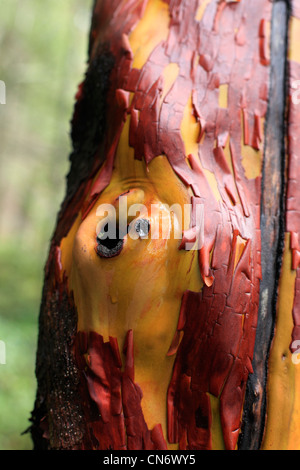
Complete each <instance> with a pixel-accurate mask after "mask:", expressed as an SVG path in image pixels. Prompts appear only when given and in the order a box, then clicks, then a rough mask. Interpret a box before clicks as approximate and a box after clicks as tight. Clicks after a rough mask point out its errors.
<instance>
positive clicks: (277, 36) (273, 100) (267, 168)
mask: <svg viewBox="0 0 300 470" xmlns="http://www.w3.org/2000/svg"><path fill="white" fill-rule="evenodd" d="M289 15H290V12H289V5H288V2H286V1H277V2H275V3H274V6H273V13H272V34H271V77H270V94H269V105H268V114H267V120H266V128H265V136H266V140H265V151H264V160H263V161H264V165H263V178H262V198H261V232H262V237H261V238H262V254H261V255H262V258H261V264H262V281H261V287H260V301H259V316H258V325H257V333H256V341H255V350H254V359H253V364H252V365H253V370H254V373H253V374H252V375H251V376H250V377H249V380H248V383H247V392H246V398H245V408H244V417H243V429H242V434H241V437H240V442H239V448H240V449H243V450H257V449H259V448H260V444H261V441H262V437H263V432H264V426H265V418H266V416H265V414H266V378H267V364H268V355H269V350H270V345H271V341H272V337H273V332H274V323H275V316H276V303H277V292H278V281H279V275H280V268H281V260H282V250H283V241H284V200H285V185H286V181H285V168H286V161H285V160H286V157H285V156H286V151H285V150H286V149H285V137H286V111H287V109H286V108H287V105H286V103H287V99H286V98H287V87H286V84H287V82H286V80H287V31H288V21H289Z"/></svg>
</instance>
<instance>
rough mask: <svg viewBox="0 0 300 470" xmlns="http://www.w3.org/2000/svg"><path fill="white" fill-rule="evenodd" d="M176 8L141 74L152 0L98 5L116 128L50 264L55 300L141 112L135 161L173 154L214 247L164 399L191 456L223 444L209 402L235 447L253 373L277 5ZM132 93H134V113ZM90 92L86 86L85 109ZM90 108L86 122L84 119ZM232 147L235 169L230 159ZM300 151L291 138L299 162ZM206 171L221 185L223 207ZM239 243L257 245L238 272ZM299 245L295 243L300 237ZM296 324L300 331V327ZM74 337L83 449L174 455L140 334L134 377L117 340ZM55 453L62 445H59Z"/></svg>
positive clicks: (173, 439) (96, 39) (186, 304)
mask: <svg viewBox="0 0 300 470" xmlns="http://www.w3.org/2000/svg"><path fill="white" fill-rule="evenodd" d="M166 3H167V4H168V5H169V12H170V24H169V34H168V38H167V40H166V41H163V42H162V43H160V44H159V45H158V46H157V47H156V48H155V49H154V50H153V51H152V53H151V55H150V56H149V58H148V60H147V61H146V63H145V65H144V66H143V67H142V69H141V70H138V69H135V68H132V60H133V54H132V51H131V49H130V43H129V41H128V34H129V33H130V31H131V30H132V28H133V27H134V26H135V24H136V23H137V22H138V21H139V19H140V18H141V17H142V15H143V12H144V10H145V7H146V5H147V1H146V0H144V1H138V0H129V1H127V2H120V1H119V0H118V1H111V0H102V1H98V2H96V4H95V9H94V15H93V24H92V31H91V45H90V53H91V61H92V59H95V58H96V57H97V54H99V51H101V50H103V44H106V45H107V47H108V50H109V53H110V54H111V55H112V56H113V58H114V65H113V66H112V67H111V73H110V75H109V77H110V78H109V87H108V88H107V92H108V95H107V102H108V103H109V107H108V108H107V109H106V112H105V116H106V122H107V123H108V124H107V128H106V133H105V136H103V140H102V141H101V143H99V146H98V147H97V150H96V152H95V153H94V156H93V159H92V162H93V164H92V165H91V166H90V168H89V171H88V174H87V176H86V178H85V180H84V181H83V182H82V184H81V186H79V188H77V191H76V193H75V195H73V198H72V199H71V201H69V202H68V204H67V205H66V206H65V207H64V209H63V211H62V213H61V216H60V218H59V221H58V227H57V230H56V233H55V236H54V239H53V244H52V248H51V250H50V255H49V262H48V270H47V274H48V281H47V282H48V284H46V288H45V298H46V299H49V298H51V296H53V295H55V292H56V291H55V288H53V287H51V288H50V287H49V286H50V285H51V282H52V278H51V276H53V269H54V268H53V267H54V265H55V263H53V257H54V252H55V249H56V247H57V246H58V245H59V242H60V240H61V238H62V236H64V235H65V234H66V233H67V232H68V230H69V228H70V227H71V225H72V221H73V220H74V216H75V215H76V214H77V212H78V210H79V208H81V209H82V207H83V201H84V199H85V197H86V195H87V194H88V190H89V189H90V185H91V180H92V178H93V177H94V176H95V175H96V174H97V171H98V170H99V169H100V167H101V164H102V163H103V161H104V160H105V165H104V166H103V167H102V170H101V171H100V173H99V176H98V178H97V179H96V181H94V183H93V186H92V187H91V193H90V199H89V200H88V201H87V202H85V207H84V210H83V213H84V216H85V215H86V214H87V213H88V212H89V211H90V209H91V208H92V207H93V204H94V203H95V202H96V200H97V197H98V196H99V194H100V193H101V192H102V191H103V189H104V188H105V187H107V185H108V184H109V182H110V179H111V175H112V171H113V163H114V156H115V151H116V147H117V144H118V141H119V137H120V135H121V132H122V129H123V126H124V121H125V118H126V117H127V116H130V135H129V144H130V146H132V147H133V148H134V151H135V158H137V159H139V160H141V159H145V161H146V162H147V163H148V164H149V163H150V162H151V160H152V159H154V158H155V157H157V156H158V155H166V156H167V158H168V160H169V162H170V164H171V166H172V168H173V170H174V172H175V173H176V174H177V175H178V177H179V178H180V179H181V180H182V181H183V182H184V183H185V184H186V185H187V186H189V187H190V188H191V189H192V191H193V193H194V197H193V204H194V206H195V205H197V204H201V205H204V221H205V227H204V240H203V246H202V247H201V249H200V250H199V253H198V259H199V268H200V272H201V275H202V277H203V280H204V284H205V285H204V287H203V290H202V291H201V292H190V291H186V292H185V295H184V297H183V299H182V308H181V312H180V316H179V321H178V326H177V330H178V333H180V332H182V333H183V338H182V341H181V343H180V345H179V347H178V342H177V343H176V342H175V343H174V345H173V346H174V347H175V349H177V347H178V349H177V353H176V360H175V365H174V369H173V375H172V379H171V382H170V385H169V391H168V396H167V398H166V399H167V404H168V440H169V442H170V443H179V448H180V449H193V450H194V449H210V448H211V447H212V440H211V423H212V421H211V409H210V400H209V395H208V394H211V395H213V396H215V397H219V399H220V418H221V425H222V430H223V436H224V442H225V446H226V448H227V449H235V448H236V445H237V440H238V436H239V433H240V429H241V416H242V410H243V402H244V397H245V387H246V383H247V378H248V375H249V373H251V372H252V365H251V364H252V359H253V351H254V343H255V333H256V325H257V314H258V303H259V285H260V279H261V266H260V255H261V253H260V252H261V238H260V237H261V234H260V199H261V178H260V177H257V178H255V179H248V178H247V177H246V175H245V170H244V167H243V163H242V158H241V144H242V142H243V143H244V145H249V146H251V147H252V148H253V149H261V148H262V145H263V135H262V129H261V125H260V121H261V118H264V117H265V116H266V110H267V100H268V83H269V72H270V69H269V55H268V54H269V51H268V45H267V41H266V26H265V25H266V22H267V21H270V19H271V3H270V2H269V1H267V0H263V1H262V0H251V2H249V1H248V2H247V1H240V2H225V1H217V0H212V1H211V2H210V3H208V5H207V7H206V10H205V14H204V16H203V18H202V20H201V21H200V22H199V21H197V20H196V13H197V9H198V3H199V2H198V1H196V0H195V1H192V0H169V1H166ZM195 57H198V60H197V61H195ZM170 63H176V64H177V65H178V67H179V70H180V73H179V74H178V77H177V78H176V80H175V82H174V84H173V86H172V87H171V89H170V91H169V92H168V93H167V95H166V96H165V98H164V100H163V102H162V103H160V97H161V95H162V90H163V70H164V68H165V67H166V66H167V65H168V64H170ZM195 63H196V65H195ZM292 70H293V69H292ZM292 73H293V72H292ZM223 84H226V85H228V107H227V108H226V109H223V108H220V107H219V93H220V85H223ZM253 84H255V86H253ZM130 92H133V93H134V96H133V99H132V101H131V104H130V105H129V93H130ZM86 93H87V91H86V89H85V83H83V84H82V85H81V87H80V90H79V93H78V95H77V99H78V103H80V102H81V100H84V99H85V96H86ZM190 97H191V98H192V104H193V109H194V113H195V117H196V119H197V120H198V122H199V129H200V134H199V142H200V140H201V142H202V143H201V144H200V145H199V154H198V155H188V156H186V154H185V146H184V141H183V138H182V136H181V133H180V126H181V122H182V119H183V112H184V108H185V106H186V104H187V102H188V100H189V98H190ZM77 106H78V104H77ZM78 110H79V111H80V107H78ZM79 111H78V113H79V114H80V112H79ZM297 112H298V111H297V110H296V109H293V108H291V134H292V135H293V136H296V135H297V132H296V130H294V129H293V127H292V126H297V119H296V117H293V113H295V114H297ZM78 113H77V114H76V113H75V115H74V123H76V120H77V119H79V118H80V116H78ZM204 135H205V137H204V140H203V141H202V137H203V136H204ZM228 142H229V155H230V161H231V164H232V168H231V165H229V162H228V159H227V157H226V155H225V150H224V149H225V147H226V144H227V143H228ZM298 147H299V146H297V142H294V141H293V142H292V146H291V148H290V152H291V157H290V158H291V160H290V161H291V162H293V152H296V150H294V149H297V148H298ZM187 157H188V161H189V165H188V164H187ZM198 157H199V159H200V163H201V165H202V168H201V166H200V164H199V161H198ZM295 161H296V160H295ZM290 167H291V168H292V165H291V166H290ZM203 169H205V170H209V171H210V172H211V173H212V174H213V175H214V176H215V178H216V181H217V186H218V191H219V193H220V201H217V200H216V198H215V196H214V194H213V191H212V189H211V187H210V185H209V183H208V181H207V179H206V176H205V172H204V171H203ZM289 188H290V189H289V191H290V193H289V194H291V195H292V196H290V197H289V198H288V213H289V215H288V226H289V229H288V230H290V231H291V232H297V229H296V228H294V222H295V224H296V226H297V227H299V223H298V220H295V217H297V213H296V212H295V210H294V209H293V200H294V199H293V198H294V192H293V189H292V188H293V178H292V173H290V185H289ZM297 223H298V225H297ZM191 228H194V227H193V224H192V227H191ZM238 236H239V237H241V238H242V239H243V240H245V242H246V243H245V247H244V250H243V252H242V254H241V257H240V259H239V261H238V263H237V264H236V263H235V260H236V250H237V238H238ZM293 243H294V245H295V246H296V236H294V238H293ZM295 249H296V248H295ZM297 249H298V248H297ZM56 288H57V287H56ZM295 308H296V307H295ZM295 312H296V310H295ZM50 314H51V312H50ZM43 315H45V313H43V309H42V316H43ZM297 315H298V314H297V313H295V321H296V326H298V327H299V328H300V323H299V324H298V320H297V318H298V317H297ZM177 339H178V338H177ZM74 341H75V343H74V346H72V348H70V350H69V353H70V354H71V355H73V353H74V354H75V357H76V364H77V367H78V369H79V377H80V379H79V384H78V391H79V394H80V397H81V402H82V410H83V411H82V412H83V415H84V421H85V423H86V424H85V425H86V427H87V428H88V431H87V433H86V435H88V436H89V437H88V438H84V439H83V440H82V441H81V444H78V445H79V446H80V447H81V448H96V449H108V448H113V449H165V448H166V442H165V439H164V437H163V434H162V430H161V427H160V426H157V427H155V428H154V429H152V430H149V429H148V427H147V424H146V423H145V420H144V417H143V414H142V409H141V405H140V402H141V393H142V392H141V390H140V388H139V386H138V384H135V383H134V359H133V353H132V347H133V336H132V332H128V337H127V344H126V350H125V357H126V365H125V369H124V371H122V370H121V366H122V364H121V360H120V352H119V348H118V345H117V343H116V339H114V338H110V341H109V342H108V343H104V341H103V338H102V337H101V336H100V335H98V334H96V333H95V332H90V333H89V334H87V333H85V332H82V331H79V332H77V335H76V338H75V335H74ZM45 393H46V394H47V392H45ZM43 399H44V398H43ZM45 401H46V405H45V406H46V408H47V406H49V404H47V399H46V400H45ZM39 406H40V405H39ZM39 406H37V409H39ZM36 415H37V412H36ZM36 421H38V419H36ZM36 426H37V427H38V426H39V423H37V424H36ZM49 446H50V447H52V443H51V439H50V444H49ZM70 446H71V444H70ZM58 447H59V446H58Z"/></svg>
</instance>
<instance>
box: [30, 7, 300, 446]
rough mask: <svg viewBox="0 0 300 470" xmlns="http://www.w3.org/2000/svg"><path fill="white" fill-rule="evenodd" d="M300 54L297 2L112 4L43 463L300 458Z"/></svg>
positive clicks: (44, 376)
mask: <svg viewBox="0 0 300 470" xmlns="http://www.w3.org/2000/svg"><path fill="white" fill-rule="evenodd" d="M299 37H300V2H299V0H294V1H292V2H291V4H290V3H289V2H287V1H274V2H273V3H271V2H269V0H251V2H249V1H245V0H240V1H238V0H236V1H229V0H200V1H199V0H126V1H125V0H124V1H120V0H96V1H95V3H94V8H93V17H92V25H91V33H90V43H89V61H88V68H87V72H86V76H85V80H84V82H83V83H82V84H81V85H80V86H79V89H78V93H77V95H76V104H75V109H74V115H73V119H72V129H71V137H72V143H73V151H72V154H71V156H70V160H71V168H70V172H69V174H68V177H67V193H66V197H65V200H64V201H63V204H62V207H61V210H60V212H59V215H58V219H57V226H56V229H55V232H54V235H53V238H52V242H51V246H50V251H49V258H48V262H47V265H46V268H45V282H44V289H43V297H42V303H41V310H40V320H39V342H38V351H37V363H36V375H37V381H38V390H37V396H36V402H35V408H34V411H33V413H32V426H31V433H32V438H33V441H34V447H35V448H36V449H84V450H89V449H100V450H106V449H115V450H120V449H122V450H123V449H127V450H140V449H147V450H159V449H160V450H161V449H180V450H183V449H187V450H200V449H272V448H276V449H300V439H299V438H298V434H299V433H298V430H299V426H300V425H299V423H298V422H297V414H298V413H299V411H300V401H299V399H298V397H297V391H298V390H299V387H300V369H299V368H300V366H299V365H297V364H298V356H297V352H298V350H299V345H300V341H299V343H298V342H297V341H298V339H299V340H300V333H299V332H300V302H299V285H300V284H299V267H298V265H299V259H300V258H299V251H300V248H299V240H298V234H299V229H300V218H299V214H300V213H299V208H298V207H297V205H296V201H297V200H298V198H297V192H298V191H300V189H298V185H297V178H298V175H299V171H298V166H297V165H299V163H298V162H300V157H298V152H299V148H300V145H298V135H300V134H299V129H298V127H299V124H298V123H299V122H300V119H299V118H300V116H299V112H300V111H299V109H300V108H299V106H298V105H297V104H298V95H297V83H294V82H295V81H296V80H298V77H299V80H300V69H299V67H300V55H299V52H298V49H297V40H299ZM298 69H299V70H298ZM124 200H126V204H127V203H128V206H129V207H130V210H133V205H134V204H139V209H137V210H136V211H135V213H134V214H133V212H131V213H129V212H130V211H128V210H127V212H126V214H125V216H126V217H127V216H128V218H126V219H125V222H124V220H123V218H124V213H123V212H122V210H123V209H122V208H124V207H125V206H121V204H123V201H124ZM104 205H105V206H104ZM108 205H109V208H110V209H111V210H112V212H111V214H113V215H111V214H110V213H108V212H109V210H110V209H109V210H108V209H107V208H108ZM186 207H187V208H188V210H185V208H186ZM134 208H135V209H136V206H134ZM126 209H128V207H127V206H126ZM107 210H108V212H107ZM183 215H184V217H183V219H181V220H180V217H181V216H183ZM157 221H159V228H158V231H157V233H156V232H155V228H156V225H155V224H156V222H157ZM178 221H179V222H182V227H181V225H180V224H179V225H178V223H177V222H178ZM123 222H124V223H123ZM111 223H112V225H114V226H116V227H115V229H116V231H115V233H114V236H112V235H111V233H109V236H108V238H105V236H106V235H105V236H104V234H105V232H107V227H110V224H111ZM113 223H114V224H113ZM122 223H123V226H122ZM178 226H179V227H180V230H179V232H180V235H181V236H180V237H176V236H175V232H176V230H177V228H178ZM122 227H123V229H124V227H125V232H124V233H123V232H122ZM181 228H182V230H181ZM164 230H166V231H165V232H164ZM155 233H156V235H157V234H158V236H154V234H155ZM164 233H167V234H168V236H165V237H164V236H163V234H164ZM170 233H172V235H171V236H170ZM132 234H134V236H132ZM179 238H180V239H179ZM105 240H106V241H105ZM298 337H299V338H298ZM282 436H284V438H283V437H282Z"/></svg>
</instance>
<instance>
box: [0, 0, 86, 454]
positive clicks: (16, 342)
mask: <svg viewBox="0 0 300 470" xmlns="http://www.w3.org/2000/svg"><path fill="white" fill-rule="evenodd" d="M91 7H92V0H63V1H62V0H26V1H24V0H0V80H2V81H4V82H5V85H6V104H0V340H1V341H4V343H5V347H6V364H0V450H27V449H32V443H31V439H30V436H29V434H25V435H21V434H22V432H23V431H24V430H26V428H28V426H29V421H28V419H29V417H30V413H31V410H32V408H33V403H34V399H35V390H36V380H35V374H34V368H35V354H36V345H37V334H38V327H37V323H38V312H39V304H40V299H41V290H42V284H43V268H44V264H45V260H46V257H47V252H48V248H49V240H50V238H51V235H52V231H53V229H54V226H55V220H56V214H57V212H58V210H59V206H60V204H61V202H62V199H63V196H64V191H65V175H66V173H67V171H68V166H69V164H68V156H69V153H70V149H71V146H70V138H69V133H70V119H71V117H72V111H73V106H74V95H75V93H76V90H77V85H78V84H79V83H80V82H81V81H82V78H83V76H84V72H85V68H86V58H87V44H88V31H89V23H90V15H91Z"/></svg>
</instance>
